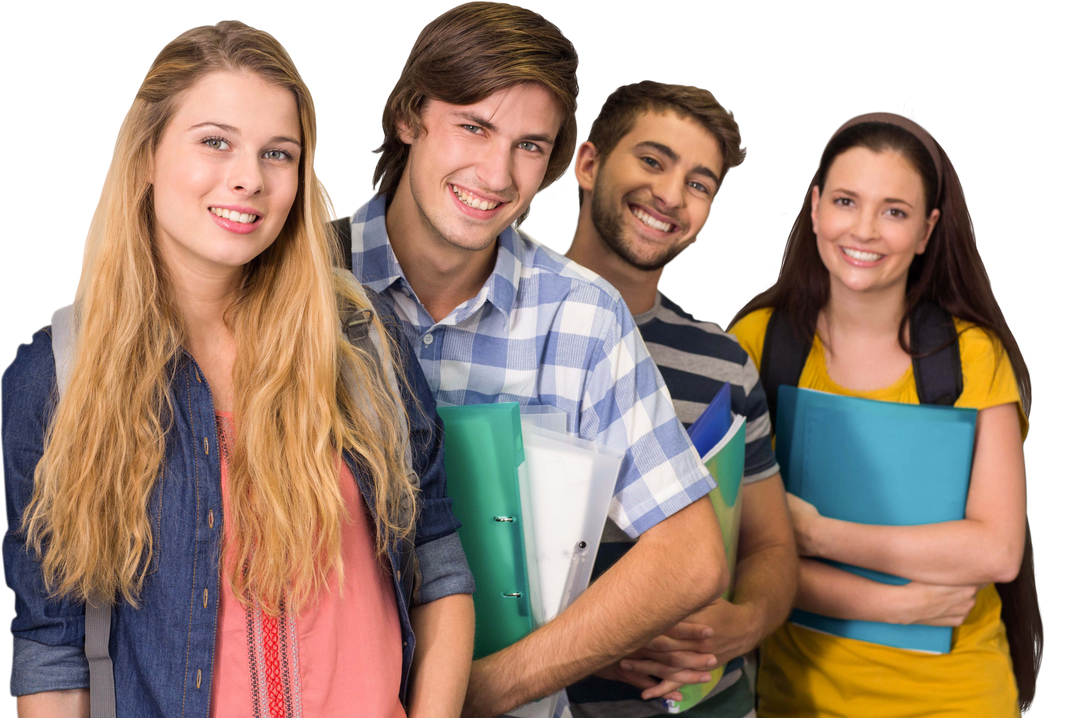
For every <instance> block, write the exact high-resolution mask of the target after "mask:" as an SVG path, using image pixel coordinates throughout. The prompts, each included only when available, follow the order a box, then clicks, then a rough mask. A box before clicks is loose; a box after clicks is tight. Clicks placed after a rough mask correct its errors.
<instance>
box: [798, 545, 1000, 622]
mask: <svg viewBox="0 0 1080 718" xmlns="http://www.w3.org/2000/svg"><path fill="white" fill-rule="evenodd" d="M979 588H980V587H979V586H941V585H938V584H929V583H920V582H918V581H912V582H911V583H908V584H906V585H903V586H890V585H889V584H885V583H878V582H877V581H871V580H870V579H868V578H863V577H862V576H856V575H855V574H853V573H850V572H848V571H844V570H842V569H839V568H836V567H834V566H830V565H828V564H825V563H822V562H821V561H817V560H815V559H812V558H803V559H800V560H799V590H798V595H797V596H796V598H795V607H796V608H801V609H802V610H804V611H810V612H812V613H817V614H820V615H822V616H832V617H833V618H842V619H846V620H850V621H881V622H883V623H902V624H912V623H918V624H922V625H924V626H952V627H955V626H959V625H960V624H962V623H963V622H964V619H965V618H967V615H968V613H970V612H971V609H972V608H973V607H974V606H975V594H976V593H978V591H979Z"/></svg>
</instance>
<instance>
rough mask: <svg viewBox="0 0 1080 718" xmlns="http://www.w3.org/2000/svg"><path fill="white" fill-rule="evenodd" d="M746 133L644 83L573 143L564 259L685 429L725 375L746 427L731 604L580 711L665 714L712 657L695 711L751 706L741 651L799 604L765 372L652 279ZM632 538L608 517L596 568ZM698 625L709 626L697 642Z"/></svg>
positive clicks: (598, 680)
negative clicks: (575, 266)
mask: <svg viewBox="0 0 1080 718" xmlns="http://www.w3.org/2000/svg"><path fill="white" fill-rule="evenodd" d="M740 142H741V139H740V135H739V128H738V125H737V124H736V123H735V120H734V118H733V117H732V116H731V113H729V112H727V111H726V110H724V108H723V107H721V106H720V105H719V103H717V102H716V99H715V98H714V97H713V96H712V95H711V94H710V93H709V92H707V91H705V90H701V89H698V88H695V87H685V86H679V85H664V84H660V83H655V82H641V83H638V84H636V85H627V86H625V87H621V88H619V89H618V90H616V91H615V92H614V93H613V94H612V95H611V96H610V97H609V98H608V100H607V102H606V103H605V104H604V107H603V108H602V109H601V111H600V116H599V117H598V118H597V119H596V121H595V122H594V123H593V126H592V131H591V132H590V135H589V141H588V142H585V143H584V144H583V145H582V146H581V148H580V149H579V150H578V156H577V164H576V173H577V179H578V183H579V184H580V187H581V192H580V197H581V211H580V215H579V217H578V226H577V231H576V233H575V235H574V242H573V244H572V246H571V247H570V251H569V252H567V256H568V257H569V258H570V259H573V260H574V261H576V262H578V263H579V264H582V265H584V266H586V267H588V268H590V269H592V270H594V271H595V272H597V273H598V274H600V275H601V276H602V277H604V278H605V279H607V280H608V281H610V282H611V283H612V284H613V285H615V287H616V288H617V289H618V290H619V291H620V292H621V293H622V296H623V298H624V299H625V300H626V302H627V304H628V305H629V307H630V310H631V311H632V312H633V313H634V320H635V322H636V323H637V325H638V329H639V330H640V332H641V335H642V337H643V338H644V340H645V344H646V346H647V347H648V349H649V351H650V353H651V354H652V356H653V358H654V359H655V360H656V363H657V365H658V366H659V367H660V373H661V374H662V375H663V377H664V380H665V382H666V383H667V385H668V387H669V389H670V391H671V396H672V399H673V400H674V404H675V409H676V411H677V412H678V416H679V419H680V421H682V423H683V424H684V425H686V426H689V425H690V424H691V423H692V422H693V421H694V420H695V419H697V418H698V417H699V416H700V415H701V413H702V412H703V411H704V410H705V407H706V406H708V404H709V402H710V401H711V400H712V398H713V397H714V396H715V395H716V393H717V391H719V390H720V388H721V387H722V386H723V384H724V383H725V382H726V383H729V384H730V385H731V404H732V410H733V411H734V412H735V413H737V414H742V415H744V416H745V417H746V420H747V428H746V468H745V473H744V478H743V490H742V491H743V509H742V510H743V514H742V521H741V532H740V537H739V557H738V563H737V565H736V566H735V567H734V570H733V576H734V581H735V589H734V595H733V596H732V600H731V601H730V602H729V601H725V600H723V599H718V600H717V601H716V602H715V603H714V604H712V605H711V606H708V607H707V608H705V609H703V610H701V611H700V612H698V613H697V614H695V615H692V616H690V617H688V618H686V619H685V620H684V621H683V622H682V623H680V624H678V625H676V626H675V627H674V628H672V629H671V630H669V631H668V632H667V633H666V634H663V635H661V636H658V637H657V638H656V639H655V640H653V641H652V642H650V643H649V644H648V645H647V646H646V650H644V651H639V652H638V653H636V654H633V655H631V656H628V657H627V658H626V659H625V660H623V661H620V662H619V663H618V664H615V665H613V666H611V667H609V668H608V669H607V670H605V671H602V672H600V673H598V674H597V675H596V676H593V677H590V678H589V679H586V680H584V681H581V682H579V683H578V684H576V685H574V686H571V687H570V689H569V691H568V692H569V696H570V701H571V709H572V711H573V714H574V716H575V718H607V717H609V716H611V717H614V716H620V717H623V716H626V717H633V718H644V717H646V716H654V715H663V714H666V713H667V710H666V709H665V706H664V704H663V702H662V701H661V700H658V698H659V697H661V696H668V697H671V696H672V695H673V693H672V691H674V689H676V688H677V687H678V685H680V684H686V683H691V682H694V681H696V680H698V679H699V678H700V675H701V674H700V671H701V669H703V668H706V667H708V663H707V660H708V659H709V658H712V659H714V660H715V661H716V662H718V663H719V664H725V663H726V664H727V665H726V669H725V674H724V676H723V678H722V679H721V680H720V683H719V684H718V685H717V686H716V687H715V688H714V689H713V690H712V691H711V692H710V694H709V696H708V697H707V698H706V699H705V700H704V701H703V702H702V703H700V704H699V705H698V706H697V707H696V708H694V709H693V715H696V716H697V715H700V716H714V717H715V718H729V717H730V718H742V717H743V716H752V715H754V694H753V688H752V686H751V684H750V681H749V679H748V677H747V675H746V673H745V670H744V659H743V658H742V656H743V655H744V654H747V653H749V652H751V651H752V650H753V649H754V648H756V646H757V645H758V643H760V641H761V640H762V639H763V638H764V637H765V636H767V635H768V634H769V633H770V632H771V631H773V630H774V629H775V628H776V627H777V626H779V625H780V623H781V622H783V620H784V618H785V617H786V616H787V614H788V611H789V610H790V608H791V603H792V601H793V600H794V594H795V583H796V570H797V563H796V552H795V542H794V538H793V536H792V531H791V525H790V520H789V517H788V513H787V504H786V502H785V495H784V487H783V484H782V483H781V480H780V474H779V467H778V466H777V464H776V459H775V457H774V456H773V452H772V445H771V437H770V435H771V429H770V426H769V414H768V408H767V406H766V401H765V392H764V391H763V389H762V387H761V382H760V380H759V378H758V374H757V370H756V369H755V367H754V364H753V362H752V361H751V360H750V358H749V357H748V356H747V354H746V352H745V351H743V350H742V348H741V347H740V346H739V344H738V342H737V340H736V339H735V338H734V337H733V336H731V335H729V334H726V333H724V332H723V331H721V329H720V327H718V326H717V325H716V324H712V323H709V322H702V321H698V320H696V319H694V318H693V317H692V316H690V315H689V314H688V313H686V312H684V311H683V310H682V309H680V308H679V307H678V306H677V305H676V304H675V303H674V302H672V301H671V300H670V299H668V298H667V297H666V296H664V295H663V294H661V293H660V292H659V290H658V288H657V287H658V283H659V281H660V275H661V273H662V272H663V268H664V265H666V264H667V263H668V262H670V261H671V260H672V259H674V258H675V256H676V255H678V254H679V253H680V252H682V251H683V250H684V249H686V248H687V247H688V246H689V245H690V244H691V243H693V242H694V240H695V239H696V238H697V235H698V232H700V231H701V228H702V227H703V226H704V224H705V221H706V219H707V218H708V216H709V210H710V208H711V205H712V201H713V198H714V197H715V195H716V192H717V191H718V190H719V189H720V183H721V181H722V180H723V178H724V175H725V174H726V172H727V170H729V169H730V168H731V167H734V166H736V165H738V164H740V163H741V162H742V160H743V156H744V155H745V150H742V149H740V148H739V143H740ZM633 544H634V538H633V537H631V536H629V535H628V534H627V533H626V532H624V531H622V530H621V529H620V528H619V527H618V526H616V525H614V524H612V523H611V522H608V525H607V527H606V529H605V532H604V543H603V544H602V545H601V558H600V559H598V560H597V568H596V570H595V571H594V578H595V577H596V576H597V575H598V574H600V573H602V572H603V571H604V570H605V569H606V567H607V566H610V565H612V563H614V562H615V561H617V559H618V558H619V557H620V556H621V555H623V554H625V553H626V551H627V550H629V549H630V547H632V546H633ZM683 565H685V564H683ZM703 627H708V628H709V629H711V636H709V637H706V638H699V635H700V630H701V629H702V628H703ZM653 677H657V678H660V679H662V680H661V681H659V682H658V681H657V680H654V678H653Z"/></svg>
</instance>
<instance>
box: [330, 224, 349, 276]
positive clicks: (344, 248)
mask: <svg viewBox="0 0 1080 718" xmlns="http://www.w3.org/2000/svg"><path fill="white" fill-rule="evenodd" d="M330 232H331V236H332V237H333V240H334V241H335V242H337V246H338V247H339V248H340V250H341V256H342V257H343V258H344V259H345V263H344V264H343V265H342V268H344V269H347V270H349V271H350V272H351V271H352V217H342V218H341V219H335V220H334V221H333V222H331V223H330Z"/></svg>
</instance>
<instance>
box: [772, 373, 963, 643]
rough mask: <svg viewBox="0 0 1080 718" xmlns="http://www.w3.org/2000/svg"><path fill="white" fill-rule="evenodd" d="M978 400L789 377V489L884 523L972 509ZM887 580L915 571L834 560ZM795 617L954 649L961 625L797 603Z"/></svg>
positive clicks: (834, 509)
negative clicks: (895, 397)
mask: <svg viewBox="0 0 1080 718" xmlns="http://www.w3.org/2000/svg"><path fill="white" fill-rule="evenodd" d="M977 414H978V412H977V411H976V410H975V409H957V408H954V407H951V406H932V405H927V404H896V403H892V402H882V401H872V400H870V399H856V398H854V397H846V396H838V395H836V394H827V393H823V392H818V391H810V390H808V389H796V388H795V387H792V386H781V387H780V388H779V391H778V393H777V410H776V456H777V460H778V461H779V462H780V469H781V472H782V474H783V477H784V483H785V484H786V485H787V490H788V491H790V492H791V493H793V494H795V495H796V496H798V497H800V498H802V499H805V500H806V501H808V502H810V503H811V504H813V505H814V506H816V507H817V509H818V511H819V512H821V514H822V515H823V516H828V517H831V518H835V519H841V520H843V521H853V522H857V523H864V524H878V525H884V526H912V525H916V524H929V523H939V522H942V521H954V520H958V519H962V518H964V512H965V508H966V506H967V492H968V483H969V481H970V478H971V459H972V453H973V450H974V444H975V419H976V416H977ZM829 563H833V564H834V565H836V566H838V567H839V568H842V569H845V570H847V571H851V572H852V573H856V574H858V575H860V576H864V577H866V578H870V579H873V580H875V581H879V582H882V583H890V584H894V585H900V584H904V583H907V582H908V581H907V579H904V578H900V577H897V576H890V575H888V574H884V573H879V572H877V571H870V570H868V569H864V568H860V567H857V566H848V565H846V564H840V563H836V562H829ZM790 620H791V622H792V623H796V624H798V625H802V626H805V627H807V628H811V629H814V630H818V631H824V632H825V633H831V634H833V635H836V636H843V637H845V638H853V639H856V640H861V641H870V642H873V643H879V644H882V645H886V646H892V647H894V648H905V649H909V650H915V651H924V652H929V653H948V652H949V649H950V646H951V642H952V629H951V628H948V627H937V626H916V625H911V626H904V625H898V624H890V623H876V622H872V621H845V620H839V619H835V618H829V617H826V616H819V615H817V614H814V613H809V612H807V611H800V610H798V609H796V610H794V611H793V612H792V614H791V618H790Z"/></svg>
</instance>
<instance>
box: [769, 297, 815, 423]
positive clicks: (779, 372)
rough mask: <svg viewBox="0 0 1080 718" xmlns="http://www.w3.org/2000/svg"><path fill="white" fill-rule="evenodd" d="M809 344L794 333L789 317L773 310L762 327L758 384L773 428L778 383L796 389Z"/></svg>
mask: <svg viewBox="0 0 1080 718" xmlns="http://www.w3.org/2000/svg"><path fill="white" fill-rule="evenodd" d="M810 347H811V344H807V343H806V342H805V341H804V340H803V339H802V338H801V337H800V336H799V334H798V333H797V332H796V331H795V327H794V325H792V323H791V319H790V317H788V316H787V315H786V314H784V313H783V312H781V311H779V310H775V309H774V310H773V313H772V316H771V317H769V324H768V325H767V326H766V327H765V343H764V345H763V346H762V348H761V385H762V387H763V388H764V389H765V399H766V400H767V401H768V403H769V419H770V420H771V421H772V425H773V430H774V431H775V429H776V390H777V389H779V388H780V385H781V384H787V385H789V386H798V385H799V377H800V376H802V370H803V366H805V365H806V358H807V357H808V356H810Z"/></svg>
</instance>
